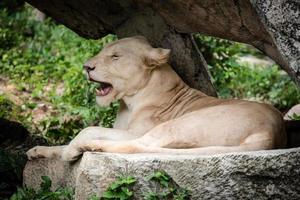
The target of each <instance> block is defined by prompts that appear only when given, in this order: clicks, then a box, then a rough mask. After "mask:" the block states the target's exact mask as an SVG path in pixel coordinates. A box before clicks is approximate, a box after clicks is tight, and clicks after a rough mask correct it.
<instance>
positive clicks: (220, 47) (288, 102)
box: [196, 35, 300, 110]
mask: <svg viewBox="0 0 300 200" xmlns="http://www.w3.org/2000/svg"><path fill="white" fill-rule="evenodd" d="M196 39H197V42H198V45H199V47H200V50H201V52H202V53H203V55H204V57H205V58H206V61H207V63H208V65H209V69H210V72H211V74H212V77H213V81H214V84H215V86H216V89H217V91H218V95H219V96H220V97H221V98H241V99H249V100H256V101H261V102H267V103H270V104H273V105H274V106H275V107H277V108H279V109H282V110H285V109H287V108H290V107H291V106H293V105H295V104H298V103H299V102H300V91H299V88H297V86H296V85H295V84H294V82H293V81H292V80H291V79H290V77H289V76H288V75H287V74H286V73H285V72H284V71H283V70H280V69H279V66H278V65H275V64H274V65H271V66H259V65H258V66H257V65H254V66H249V65H248V64H246V63H240V62H238V59H239V57H241V56H244V55H253V56H256V57H258V58H264V55H263V54H262V53H261V52H260V51H258V50H256V49H254V48H252V47H249V46H248V45H245V44H241V43H237V42H231V41H228V40H223V39H218V38H213V37H208V36H203V35H196Z"/></svg>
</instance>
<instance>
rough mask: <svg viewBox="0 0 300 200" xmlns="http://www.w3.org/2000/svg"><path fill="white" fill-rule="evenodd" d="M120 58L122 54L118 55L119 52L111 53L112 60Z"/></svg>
mask: <svg viewBox="0 0 300 200" xmlns="http://www.w3.org/2000/svg"><path fill="white" fill-rule="evenodd" d="M119 58H120V55H118V54H113V55H111V59H112V60H118V59H119Z"/></svg>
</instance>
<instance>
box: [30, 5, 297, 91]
mask: <svg viewBox="0 0 300 200" xmlns="http://www.w3.org/2000/svg"><path fill="white" fill-rule="evenodd" d="M26 1H27V2H29V3H30V4H32V5H33V6H35V7H37V8H38V9H40V10H42V11H43V12H45V13H46V14H48V15H49V16H51V17H53V18H54V19H56V20H57V21H59V22H61V23H63V24H65V25H66V26H67V27H69V28H70V29H72V30H74V31H75V32H77V33H78V34H80V35H81V36H84V37H88V38H100V37H103V36H104V35H106V34H108V33H115V34H117V35H118V36H119V37H124V36H132V35H136V34H140V35H144V36H146V37H147V38H148V39H149V40H150V41H151V42H152V43H153V44H154V45H157V46H162V47H167V48H171V49H172V50H173V52H174V55H173V56H172V57H171V62H173V66H174V68H175V70H176V71H177V72H178V73H179V75H180V76H181V77H182V78H183V80H184V81H186V82H187V83H188V84H189V85H191V86H192V87H194V88H198V89H202V90H203V91H205V90H206V91H208V93H210V92H211V93H213V87H212V86H211V84H210V80H209V74H208V73H207V72H205V67H203V65H198V64H197V63H198V61H197V60H194V59H195V57H194V56H193V55H195V52H197V51H195V50H193V49H192V51H191V49H190V45H189V43H191V41H192V40H191V39H189V34H191V33H197V32H201V33H204V34H208V35H212V36H217V37H221V38H225V39H230V40H235V41H239V42H245V43H248V44H252V45H254V46H255V47H257V48H258V49H260V50H261V51H263V52H264V53H266V54H267V55H268V56H270V57H271V58H272V59H273V60H274V61H276V62H277V63H278V64H279V65H280V66H281V67H282V68H283V69H284V70H286V71H287V72H288V73H289V75H290V76H292V77H293V78H294V80H295V81H296V82H297V83H298V84H299V83H300V75H299V74H300V72H299V70H300V67H299V59H300V57H299V49H300V47H299V42H300V40H299V31H300V26H299V21H300V20H299V10H300V6H299V1H298V0H266V1H265V0H223V1H211V0H189V1H186V0H178V1H169V0H164V1H152V0H140V1H133V0H123V1H119V0H102V1H99V0H90V1H89V3H86V1H84V0H66V1H60V0H43V1H40V0H26ZM174 38H177V40H176V39H175V40H174ZM178 41H179V42H178ZM189 51H191V52H189ZM178 55H185V56H183V57H182V58H180V59H179V60H177V56H178ZM197 59H199V58H197ZM183 61H184V62H183ZM191 61H192V62H191ZM185 68H191V69H185ZM194 69H196V70H194ZM197 77H198V79H197ZM201 82H202V84H200V83H201Z"/></svg>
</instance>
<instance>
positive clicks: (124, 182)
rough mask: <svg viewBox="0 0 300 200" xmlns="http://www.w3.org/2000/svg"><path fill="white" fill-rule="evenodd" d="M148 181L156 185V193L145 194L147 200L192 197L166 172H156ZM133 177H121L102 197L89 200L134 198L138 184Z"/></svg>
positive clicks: (93, 197)
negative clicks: (134, 186)
mask: <svg viewBox="0 0 300 200" xmlns="http://www.w3.org/2000/svg"><path fill="white" fill-rule="evenodd" d="M145 180H146V181H148V182H151V183H154V184H156V186H157V187H156V189H157V190H156V191H150V192H147V193H145V194H144V199H145V200H165V199H170V200H188V199H190V197H191V194H190V191H189V190H187V189H184V188H181V187H180V186H178V184H176V183H175V182H174V180H173V179H172V178H171V177H170V176H169V175H168V174H167V173H166V172H164V171H161V170H159V171H155V172H154V173H153V174H151V175H150V176H148V177H147V178H146V179H145ZM136 182H137V181H136V179H135V178H134V177H133V176H126V177H119V178H118V179H117V180H116V181H114V182H112V183H111V184H110V185H109V186H108V188H107V190H106V191H105V192H104V193H103V196H102V197H97V196H96V195H92V196H91V197H90V198H89V200H107V199H114V200H126V199H133V198H134V191H132V187H133V185H134V184H135V183H136Z"/></svg>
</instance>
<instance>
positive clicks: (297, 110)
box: [284, 104, 300, 120]
mask: <svg viewBox="0 0 300 200" xmlns="http://www.w3.org/2000/svg"><path fill="white" fill-rule="evenodd" d="M293 115H298V116H300V104H297V105H294V106H293V107H291V108H290V109H289V110H288V111H287V113H286V114H285V115H284V120H292V118H293Z"/></svg>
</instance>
